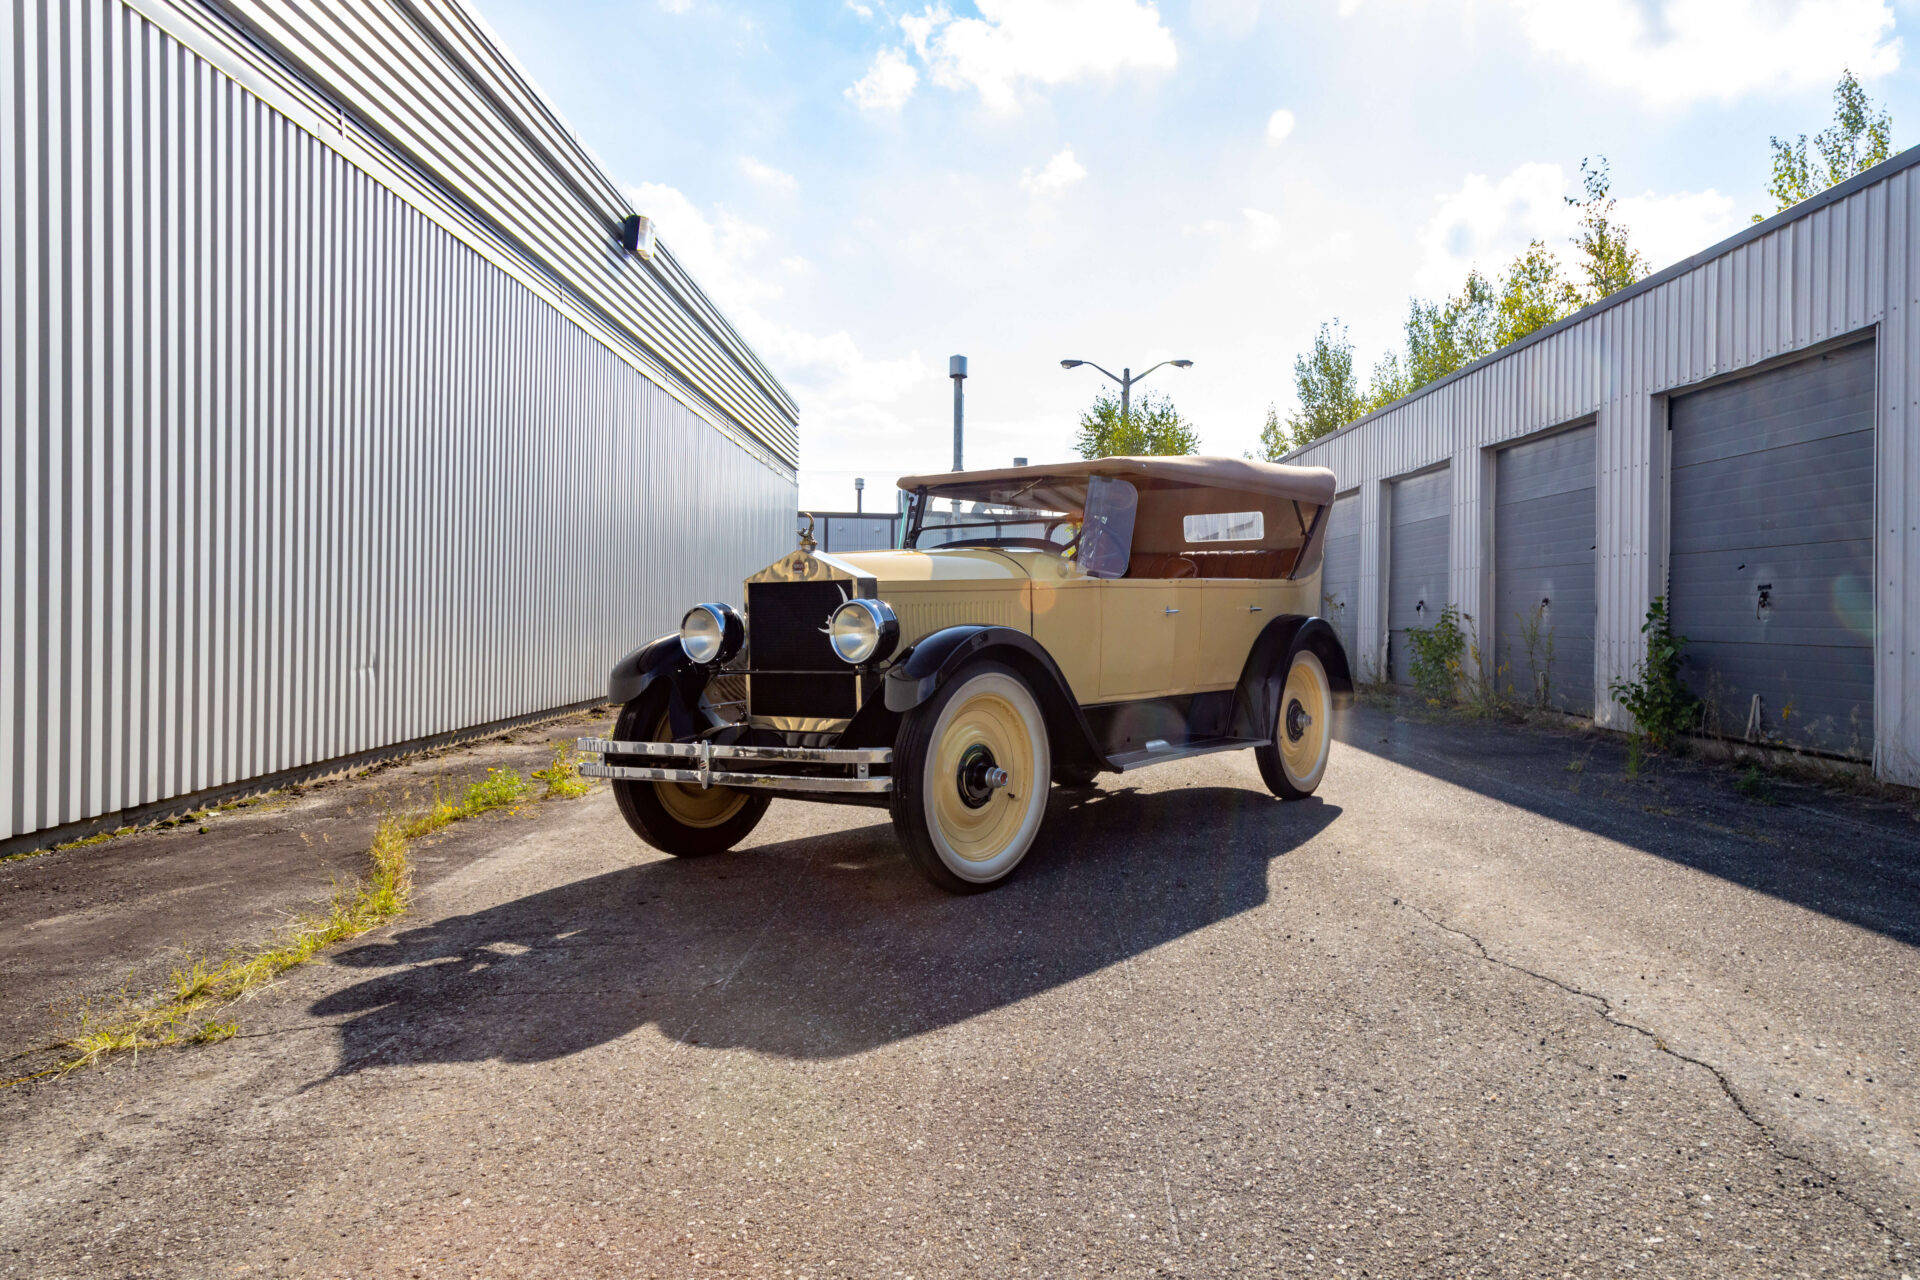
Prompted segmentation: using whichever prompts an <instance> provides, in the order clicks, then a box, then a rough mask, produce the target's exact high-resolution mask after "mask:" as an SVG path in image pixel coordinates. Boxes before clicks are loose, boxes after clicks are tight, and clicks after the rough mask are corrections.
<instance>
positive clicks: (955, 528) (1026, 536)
mask: <svg viewBox="0 0 1920 1280" xmlns="http://www.w3.org/2000/svg"><path fill="white" fill-rule="evenodd" d="M1077 525H1078V521H1077V519H1076V517H1074V516H1072V515H1070V514H1068V513H1067V512H1064V511H1055V510H1050V509H1046V508H1037V507H1025V506H1015V505H1011V504H1006V503H984V502H959V501H949V500H947V499H938V498H929V497H927V496H926V495H925V494H923V493H921V494H915V495H914V496H913V500H912V506H911V508H910V509H909V511H908V515H907V533H906V539H905V542H904V545H905V546H907V547H910V548H916V549H919V550H922V551H925V550H927V549H928V548H931V547H1027V548H1031V549H1035V550H1044V551H1061V550H1064V549H1065V548H1066V546H1067V545H1068V544H1069V543H1071V542H1072V541H1073V535H1074V533H1075V532H1076V531H1077Z"/></svg>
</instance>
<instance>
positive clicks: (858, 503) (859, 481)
mask: <svg viewBox="0 0 1920 1280" xmlns="http://www.w3.org/2000/svg"><path fill="white" fill-rule="evenodd" d="M866 501H867V479H866V477H865V476H855V477H854V478H853V514H855V515H857V516H858V515H865V514H866V510H867V508H866Z"/></svg>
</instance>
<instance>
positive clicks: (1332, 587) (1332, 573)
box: [1320, 494, 1360, 662]
mask: <svg viewBox="0 0 1920 1280" xmlns="http://www.w3.org/2000/svg"><path fill="white" fill-rule="evenodd" d="M1321 556H1322V558H1321V561H1320V565H1321V573H1320V616H1321V617H1323V618H1325V619H1326V620H1327V621H1328V622H1331V623H1332V624H1333V629H1334V630H1335V631H1337V632H1339V633H1340V642H1341V643H1342V644H1344V645H1345V646H1346V647H1347V659H1348V661H1350V662H1351V661H1353V660H1354V654H1356V653H1357V652H1359V650H1358V648H1357V647H1356V646H1355V645H1354V643H1353V635H1354V628H1355V627H1357V626H1359V624H1360V496H1359V495H1358V494H1348V495H1347V496H1346V497H1344V498H1335V499H1334V500H1333V510H1331V511H1329V512H1328V513H1327V547H1326V550H1325V551H1324V552H1322V553H1321Z"/></svg>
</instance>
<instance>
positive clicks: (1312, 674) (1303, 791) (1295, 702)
mask: <svg viewBox="0 0 1920 1280" xmlns="http://www.w3.org/2000/svg"><path fill="white" fill-rule="evenodd" d="M1332 749H1333V686H1332V684H1331V683H1329V682H1328V680H1327V669H1326V668H1325V667H1324V666H1322V665H1321V664H1320V659H1319V657H1318V656H1316V655H1315V654H1314V653H1313V652H1312V651H1311V650H1308V649H1302V650H1300V651H1299V652H1297V653H1295V654H1294V655H1293V657H1292V659H1291V660H1290V661H1289V662H1288V664H1287V678H1286V683H1284V684H1283V685H1282V686H1281V687H1280V705H1279V706H1278V707H1277V708H1275V710H1274V717H1273V738H1272V740H1271V741H1269V742H1265V743H1262V744H1261V745H1260V746H1258V747H1255V748H1254V749H1253V758H1254V761H1255V763H1257V764H1258V765H1259V766H1260V777H1261V778H1262V779H1263V780H1264V781H1265V782H1266V784H1267V789H1268V790H1270V791H1272V792H1273V794H1275V795H1277V796H1279V797H1280V798H1281V799H1282V800H1304V799H1306V798H1307V797H1308V796H1310V795H1312V794H1313V792H1314V788H1316V787H1318V786H1319V785H1320V779H1321V778H1322V777H1324V776H1325V775H1326V772H1327V755H1328V753H1329V752H1330V751H1331V750H1332Z"/></svg>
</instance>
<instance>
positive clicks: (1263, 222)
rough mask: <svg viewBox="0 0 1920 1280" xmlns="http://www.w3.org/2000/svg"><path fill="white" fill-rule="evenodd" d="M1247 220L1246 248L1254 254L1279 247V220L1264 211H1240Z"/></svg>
mask: <svg viewBox="0 0 1920 1280" xmlns="http://www.w3.org/2000/svg"><path fill="white" fill-rule="evenodd" d="M1240 215H1241V216H1242V217H1244V218H1245V219H1246V220H1247V246H1248V247H1249V248H1251V249H1252V250H1254V252H1256V253H1265V252H1266V251H1267V250H1269V249H1277V248H1279V247H1280V219H1278V218H1276V217H1274V216H1273V215H1272V214H1270V213H1268V212H1267V211H1266V210H1264V209H1242V210H1241V211H1240Z"/></svg>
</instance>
